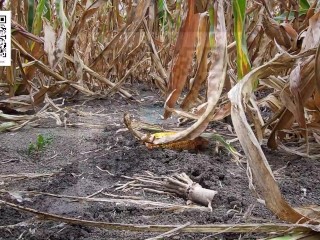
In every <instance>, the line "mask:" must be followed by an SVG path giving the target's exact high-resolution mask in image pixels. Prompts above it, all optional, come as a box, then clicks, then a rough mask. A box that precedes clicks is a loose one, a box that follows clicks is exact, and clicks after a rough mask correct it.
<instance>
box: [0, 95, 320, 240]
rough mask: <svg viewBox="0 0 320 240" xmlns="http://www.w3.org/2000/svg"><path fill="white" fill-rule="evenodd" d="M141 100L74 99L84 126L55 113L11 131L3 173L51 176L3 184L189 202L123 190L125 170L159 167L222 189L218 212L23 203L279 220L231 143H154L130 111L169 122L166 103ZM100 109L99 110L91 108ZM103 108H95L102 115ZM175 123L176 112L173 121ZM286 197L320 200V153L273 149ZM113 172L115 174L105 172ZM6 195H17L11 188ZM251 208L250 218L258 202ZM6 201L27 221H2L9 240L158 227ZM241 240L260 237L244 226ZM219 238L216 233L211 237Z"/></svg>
mask: <svg viewBox="0 0 320 240" xmlns="http://www.w3.org/2000/svg"><path fill="white" fill-rule="evenodd" d="M140 98H141V99H142V100H144V101H143V102H141V103H139V104H137V103H136V102H130V101H126V100H123V99H122V98H120V97H114V98H113V99H108V100H100V101H96V100H95V101H88V102H86V103H85V104H82V102H79V101H78V102H74V103H70V106H72V107H73V108H75V109H77V110H79V111H81V112H79V111H78V112H74V113H72V114H70V116H69V119H70V121H71V122H73V123H81V124H82V125H79V124H78V127H68V128H63V127H56V126H55V123H54V122H52V121H43V122H39V125H38V126H33V127H30V126H29V127H26V128H24V129H22V130H20V131H18V132H15V133H3V134H1V138H0V142H1V144H0V153H1V154H0V162H1V168H0V175H8V174H20V173H37V174H52V175H51V176H44V177H37V178H33V179H31V178H26V179H23V180H21V179H20V180H14V179H5V180H4V181H3V182H1V185H0V189H2V190H8V191H12V192H14V191H18V190H19V191H21V190H26V191H40V192H48V193H55V194H59V195H71V196H81V197H86V196H89V195H91V194H93V193H95V192H97V191H99V190H101V189H104V191H105V192H107V193H110V194H116V195H131V196H139V197H144V198H145V199H147V200H152V201H158V202H167V203H176V204H185V201H184V200H182V199H180V198H176V197H172V196H165V195H158V194H155V193H148V192H142V191H136V190H133V191H131V192H125V193H124V192H121V191H116V190H115V186H116V184H118V183H125V182H127V180H125V179H124V178H123V177H122V176H123V175H126V176H133V175H134V174H139V173H144V172H145V171H151V172H153V173H155V174H157V175H171V174H173V173H174V172H185V173H186V174H187V175H189V176H190V177H191V178H192V180H194V181H195V182H198V183H200V184H201V185H202V186H203V187H206V188H210V189H214V190H217V191H218V195H217V196H216V197H215V201H214V206H213V212H205V211H200V210H192V211H185V212H180V213H177V212H172V211H163V210H161V209H143V208H142V207H141V206H136V205H132V204H125V205H123V204H113V203H84V202H72V201H66V200H65V199H59V198H54V197H48V196H37V197H33V198H31V199H29V200H26V201H24V202H22V203H18V204H22V205H24V206H27V207H31V208H34V209H37V210H39V211H45V212H48V213H54V214H60V215H63V216H70V217H75V218H80V219H86V220H95V221H106V222H110V223H133V224H180V225H182V224H185V223H186V222H191V223H192V224H213V223H243V222H270V221H273V222H274V221H277V220H276V219H275V217H274V216H273V215H272V214H271V213H270V212H269V211H268V210H267V209H266V208H265V207H264V206H263V205H262V204H260V203H258V202H257V201H256V198H255V197H254V195H253V194H252V193H251V191H250V190H249V188H248V180H247V176H246V171H245V168H246V166H245V164H244V165H243V166H242V167H241V166H239V165H237V164H236V163H235V162H233V161H231V157H230V156H229V155H228V154H227V153H226V152H224V151H221V152H219V153H216V152H215V151H214V148H210V149H207V150H206V151H202V152H197V153H196V152H188V151H182V152H176V151H172V150H166V149H155V150H152V151H150V150H147V148H146V147H145V146H144V145H142V144H141V143H140V142H139V141H137V140H136V139H135V138H134V137H133V136H132V135H131V134H130V133H129V132H128V131H125V128H124V125H123V122H122V117H123V113H124V112H131V113H133V114H138V113H140V114H141V113H142V114H143V116H144V118H145V119H144V120H146V121H149V122H151V123H160V122H161V118H160V114H161V113H162V104H163V103H162V102H161V101H160V100H159V98H158V96H156V95H155V94H153V93H151V92H150V91H148V90H146V91H144V92H143V93H142V95H141V96H140ZM84 113H92V114H84ZM94 113H96V114H94ZM169 123H170V124H173V123H174V119H172V120H171V121H169ZM39 134H50V135H51V136H52V137H53V141H52V143H51V144H49V145H48V146H47V147H46V148H45V149H44V150H43V151H41V152H40V153H38V154H33V155H29V154H28V151H27V149H28V146H29V144H30V142H34V141H35V139H36V138H37V136H38V135H39ZM264 150H265V152H266V154H267V158H268V160H269V163H270V165H271V167H272V169H273V170H274V171H275V176H276V178H277V180H278V182H279V184H280V187H281V190H282V192H283V194H284V196H285V198H286V199H287V200H288V201H289V202H290V203H291V204H292V205H293V206H301V205H310V204H317V205H320V199H319V194H320V185H319V180H320V179H319V170H320V162H319V161H315V160H311V159H307V158H302V157H298V156H294V155H289V154H287V153H284V152H281V151H278V152H274V151H270V150H268V149H264ZM101 169H102V170H108V171H109V172H110V173H112V174H114V176H111V175H110V174H108V173H107V172H106V171H101ZM1 199H5V200H8V201H11V202H15V203H17V201H16V200H13V199H12V197H10V195H8V194H2V195H1ZM253 205H254V207H253V210H252V212H251V214H249V215H248V216H247V218H244V216H245V213H247V211H248V209H249V208H252V206H253ZM33 217H34V216H32V215H30V214H25V213H23V212H19V211H17V210H14V209H11V208H9V207H6V206H4V205H1V206H0V226H6V225H13V224H17V223H21V222H24V223H25V225H21V226H15V227H12V228H9V227H6V228H4V227H0V239H17V238H19V236H20V239H88V240H89V239H146V238H148V237H151V236H156V235H157V234H156V233H150V234H146V233H134V232H124V231H107V230H103V229H97V228H90V227H83V226H78V225H66V224H61V223H57V222H43V221H39V220H36V219H34V218H33ZM208 235H209V234H180V235H177V236H175V237H173V238H172V239H201V238H204V237H206V236H208ZM239 236H240V235H239V234H220V235H217V236H216V237H220V238H219V239H238V238H239ZM241 237H242V239H252V238H255V237H256V236H255V235H253V234H251V235H249V234H248V235H241ZM211 239H212V238H211Z"/></svg>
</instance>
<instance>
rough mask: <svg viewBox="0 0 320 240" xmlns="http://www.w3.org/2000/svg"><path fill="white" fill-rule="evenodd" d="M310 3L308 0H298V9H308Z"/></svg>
mask: <svg viewBox="0 0 320 240" xmlns="http://www.w3.org/2000/svg"><path fill="white" fill-rule="evenodd" d="M309 8H310V4H309V2H308V0H300V9H309Z"/></svg>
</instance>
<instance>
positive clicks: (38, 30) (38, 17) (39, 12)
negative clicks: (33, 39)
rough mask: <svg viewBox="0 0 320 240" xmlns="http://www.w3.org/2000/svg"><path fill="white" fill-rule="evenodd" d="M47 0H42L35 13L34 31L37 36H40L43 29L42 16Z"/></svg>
mask: <svg viewBox="0 0 320 240" xmlns="http://www.w3.org/2000/svg"><path fill="white" fill-rule="evenodd" d="M46 1H47V0H40V1H39V3H38V5H37V8H36V13H35V17H34V20H33V25H32V33H33V34H34V35H36V36H39V35H40V33H41V30H42V19H41V18H42V16H43V13H44V7H45V3H46Z"/></svg>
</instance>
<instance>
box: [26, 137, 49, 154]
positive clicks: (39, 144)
mask: <svg viewBox="0 0 320 240" xmlns="http://www.w3.org/2000/svg"><path fill="white" fill-rule="evenodd" d="M52 139H53V137H52V136H51V135H42V134H39V135H38V137H37V140H36V142H35V143H30V144H29V147H28V153H29V154H32V153H35V152H41V151H42V150H43V149H44V148H45V147H46V146H47V145H49V144H50V143H51V142H52Z"/></svg>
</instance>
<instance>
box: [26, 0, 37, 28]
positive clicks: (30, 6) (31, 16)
mask: <svg viewBox="0 0 320 240" xmlns="http://www.w3.org/2000/svg"><path fill="white" fill-rule="evenodd" d="M34 12H35V6H34V0H28V16H27V25H28V31H29V32H32V25H33V20H34Z"/></svg>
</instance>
